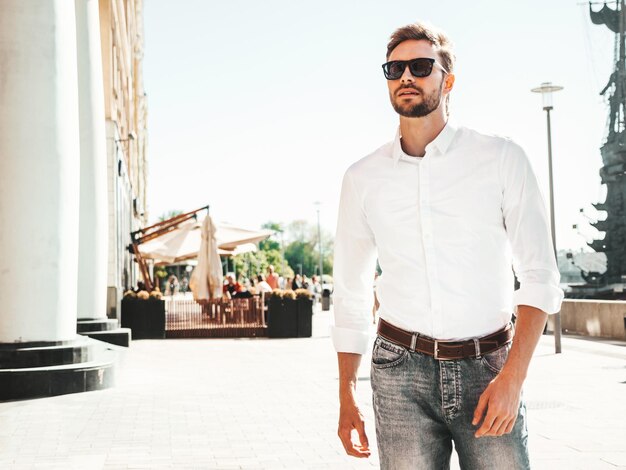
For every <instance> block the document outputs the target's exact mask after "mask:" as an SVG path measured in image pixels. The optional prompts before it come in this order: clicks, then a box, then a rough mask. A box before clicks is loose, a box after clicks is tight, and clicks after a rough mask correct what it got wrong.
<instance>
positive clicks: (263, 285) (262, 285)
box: [256, 274, 273, 294]
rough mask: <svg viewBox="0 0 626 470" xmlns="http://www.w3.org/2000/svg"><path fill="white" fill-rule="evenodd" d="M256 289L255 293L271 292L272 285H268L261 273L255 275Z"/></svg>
mask: <svg viewBox="0 0 626 470" xmlns="http://www.w3.org/2000/svg"><path fill="white" fill-rule="evenodd" d="M256 281H257V282H256V291H257V294H261V293H266V294H267V293H269V292H272V290H273V289H272V286H270V285H269V284H268V282H267V281H266V280H265V278H264V277H263V274H259V275H258V276H257V277H256Z"/></svg>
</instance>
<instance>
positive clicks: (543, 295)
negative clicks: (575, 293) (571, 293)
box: [513, 283, 565, 315]
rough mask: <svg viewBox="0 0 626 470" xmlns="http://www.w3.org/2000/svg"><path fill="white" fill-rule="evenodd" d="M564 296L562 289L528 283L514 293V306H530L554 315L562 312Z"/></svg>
mask: <svg viewBox="0 0 626 470" xmlns="http://www.w3.org/2000/svg"><path fill="white" fill-rule="evenodd" d="M564 296H565V294H564V293H563V289H561V288H560V287H555V286H550V285H546V284H528V283H527V284H525V285H522V286H521V287H520V288H519V289H518V290H516V291H515V292H513V305H514V306H516V307H517V306H518V305H529V306H531V307H535V308H538V309H539V310H542V311H543V312H546V313H547V314H550V315H552V314H555V313H558V312H560V311H561V303H562V302H563V297H564Z"/></svg>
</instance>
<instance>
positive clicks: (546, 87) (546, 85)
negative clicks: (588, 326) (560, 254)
mask: <svg viewBox="0 0 626 470" xmlns="http://www.w3.org/2000/svg"><path fill="white" fill-rule="evenodd" d="M562 89H563V87H562V86H558V85H553V84H552V82H543V83H542V84H541V86H538V87H536V88H533V89H532V90H530V91H532V92H533V93H541V98H542V100H543V110H544V111H545V112H546V116H547V118H548V169H549V179H550V227H551V229H552V248H553V249H554V259H557V255H556V230H555V226H554V188H553V176H552V129H551V127H550V111H551V110H552V93H554V92H556V91H560V90H562ZM554 351H555V353H556V354H559V353H560V352H561V312H558V313H557V314H556V315H555V317H554Z"/></svg>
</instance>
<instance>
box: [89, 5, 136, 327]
mask: <svg viewBox="0 0 626 470" xmlns="http://www.w3.org/2000/svg"><path fill="white" fill-rule="evenodd" d="M99 6H100V36H101V48H102V73H103V86H104V114H105V121H106V126H105V129H106V153H107V167H108V172H107V174H108V188H107V189H108V217H109V223H108V228H109V255H108V280H107V285H108V287H107V308H106V310H107V315H108V316H109V318H119V309H120V307H119V305H120V300H121V296H122V294H123V292H124V290H127V289H130V288H133V287H134V286H136V284H137V282H138V281H139V280H141V279H139V274H138V270H137V268H136V263H135V262H134V261H133V259H132V256H131V254H130V252H129V251H128V249H127V247H128V245H129V244H130V241H131V240H130V232H131V231H134V230H137V229H139V228H141V227H144V226H145V225H146V222H147V220H148V213H147V192H146V190H147V179H148V165H147V140H148V133H147V97H146V93H145V90H144V88H143V73H142V70H143V50H144V33H143V0H100V1H99Z"/></svg>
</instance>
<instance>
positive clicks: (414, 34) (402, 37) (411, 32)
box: [387, 21, 456, 73]
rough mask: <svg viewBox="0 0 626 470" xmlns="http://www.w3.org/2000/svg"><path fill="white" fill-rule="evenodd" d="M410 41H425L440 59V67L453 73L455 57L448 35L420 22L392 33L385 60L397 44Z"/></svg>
mask: <svg viewBox="0 0 626 470" xmlns="http://www.w3.org/2000/svg"><path fill="white" fill-rule="evenodd" d="M411 39H414V40H417V41H421V40H425V41H428V42H429V43H430V44H432V45H433V47H434V48H435V52H437V53H438V54H439V57H440V58H441V65H443V67H444V68H445V69H446V70H447V71H448V72H450V73H453V72H454V61H455V59H456V57H455V56H454V52H453V44H452V41H450V38H449V37H448V35H447V34H446V33H444V32H443V31H441V30H440V29H438V28H436V27H434V26H431V25H428V24H426V23H422V22H420V21H417V22H415V23H411V24H408V25H406V26H402V27H401V28H398V29H396V30H395V31H394V32H393V34H392V35H391V37H390V38H389V43H388V44H387V60H389V56H390V55H391V52H392V51H393V50H394V49H395V48H396V47H397V46H398V44H400V43H401V42H404V41H409V40H411Z"/></svg>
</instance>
